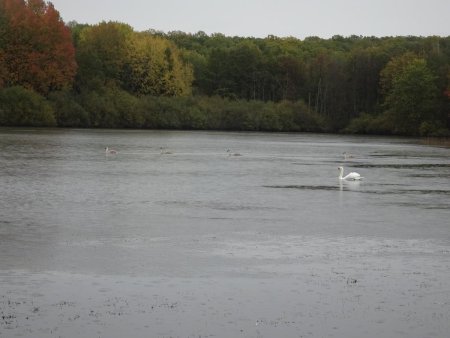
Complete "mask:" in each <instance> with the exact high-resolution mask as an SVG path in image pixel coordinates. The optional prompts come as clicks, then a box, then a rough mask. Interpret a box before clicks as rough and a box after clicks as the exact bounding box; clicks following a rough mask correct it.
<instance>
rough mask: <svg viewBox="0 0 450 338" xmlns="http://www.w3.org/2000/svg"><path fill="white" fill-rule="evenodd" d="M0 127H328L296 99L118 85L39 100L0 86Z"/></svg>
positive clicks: (26, 92) (29, 93) (28, 93)
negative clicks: (169, 92)
mask: <svg viewBox="0 0 450 338" xmlns="http://www.w3.org/2000/svg"><path fill="white" fill-rule="evenodd" d="M0 107H1V108H0V125H4V126H58V127H90V128H151V129H196V130H242V131H244V130H245V131H308V132H321V131H326V130H327V127H326V125H327V121H326V120H325V119H324V118H323V117H321V116H320V115H318V114H316V113H313V112H310V111H309V110H308V107H307V106H306V105H305V104H304V103H303V102H301V101H298V102H292V101H281V102H278V103H274V102H267V103H264V102H262V101H247V100H230V99H228V98H222V97H219V96H213V97H207V96H195V97H193V96H188V97H181V96H180V97H164V96H140V97H137V96H133V95H131V94H130V93H128V92H127V91H124V90H122V89H119V88H117V87H112V88H107V87H104V88H103V89H102V90H97V91H88V92H84V93H82V94H75V93H74V92H73V91H58V92H53V93H51V95H50V96H49V97H48V98H44V97H43V96H40V95H39V94H36V93H35V92H34V91H32V90H29V89H25V88H23V87H19V86H16V87H11V88H5V89H3V90H0Z"/></svg>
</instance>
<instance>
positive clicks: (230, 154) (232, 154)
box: [227, 149, 242, 156]
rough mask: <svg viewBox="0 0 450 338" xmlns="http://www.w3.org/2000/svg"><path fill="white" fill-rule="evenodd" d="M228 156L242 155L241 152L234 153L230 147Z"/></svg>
mask: <svg viewBox="0 0 450 338" xmlns="http://www.w3.org/2000/svg"><path fill="white" fill-rule="evenodd" d="M227 153H228V156H242V155H241V154H239V153H232V152H231V150H230V149H227Z"/></svg>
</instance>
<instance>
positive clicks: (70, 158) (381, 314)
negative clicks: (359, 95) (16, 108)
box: [0, 129, 450, 338]
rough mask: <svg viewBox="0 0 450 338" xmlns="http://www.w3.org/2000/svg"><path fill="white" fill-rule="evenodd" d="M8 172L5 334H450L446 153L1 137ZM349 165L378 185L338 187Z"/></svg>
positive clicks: (246, 138) (271, 140)
mask: <svg viewBox="0 0 450 338" xmlns="http://www.w3.org/2000/svg"><path fill="white" fill-rule="evenodd" d="M105 147H111V148H114V149H117V151H118V154H117V155H114V156H107V155H106V154H105ZM161 149H164V150H165V149H167V150H170V154H168V153H164V154H162V153H161ZM227 149H232V150H233V152H239V154H241V155H242V156H229V155H228V153H227ZM344 152H347V153H351V154H352V155H353V158H351V159H344V158H343V156H342V154H343V153H344ZM0 163H1V166H0V191H1V192H2V197H1V198H0V286H1V287H2V290H5V292H4V293H3V294H7V295H8V297H9V298H8V299H6V298H0V311H3V312H2V313H3V314H5V316H9V315H11V316H15V317H14V318H13V317H11V318H10V317H7V318H6V320H3V322H1V321H0V336H1V334H2V331H4V330H9V331H7V335H6V336H9V333H11V336H15V335H22V336H27V335H28V336H29V337H48V336H51V334H50V331H51V330H53V329H55V327H57V328H58V329H59V330H60V331H59V332H60V333H61V335H63V336H66V337H76V336H77V332H78V333H79V332H82V333H84V334H85V335H89V333H88V332H86V329H83V328H86V327H91V326H92V327H95V329H96V330H97V331H96V332H100V333H99V335H102V336H105V337H106V336H108V337H121V336H124V335H126V334H129V335H131V336H133V334H130V332H132V331H133V330H134V329H136V330H137V333H136V334H137V336H167V337H169V336H183V337H184V336H189V335H190V336H199V335H201V336H208V335H213V336H218V337H237V336H245V337H258V336H260V337H263V336H264V337H276V336H278V337H298V336H317V337H319V336H320V337H322V336H324V337H325V336H340V337H358V336H360V337H361V336H364V337H381V336H386V337H409V338H411V337H425V336H443V335H442V333H443V332H446V333H447V332H448V331H449V330H450V327H449V324H448V323H450V310H449V309H450V306H448V305H449V304H450V299H448V297H446V296H445V297H443V296H442V295H441V294H442V293H443V292H444V291H448V289H450V284H449V283H450V282H449V281H450V278H449V277H450V276H449V271H450V259H449V252H450V250H449V247H450V244H449V243H450V232H449V225H448V219H449V217H450V210H449V208H448V206H449V205H450V185H449V183H450V182H449V178H450V149H448V148H438V147H432V146H426V145H421V144H418V143H417V142H416V141H415V140H410V139H399V138H378V137H370V138H366V137H353V136H334V135H313V134H307V135H303V134H264V133H221V132H168V131H123V130H121V131H119V130H64V129H59V130H45V129H39V130H33V129H23V130H21V129H3V130H0ZM338 166H343V167H344V169H345V171H346V172H350V171H353V170H354V169H355V168H358V172H359V173H360V174H361V175H362V176H363V177H364V180H362V181H349V182H347V181H340V180H339V179H338V177H337V171H336V167H338ZM349 281H350V282H349ZM18 285H21V286H20V287H19V286H18ZM49 285H50V286H49ZM133 285H134V286H133ZM30 290H33V291H30ZM38 294H39V295H40V296H37V295H38ZM80 294H82V295H83V296H82V297H78V296H77V295H80ZM137 294H139V296H136V295H137ZM447 294H448V292H447ZM155 295H157V296H155ZM112 300H113V301H112ZM32 302H33V304H38V305H35V306H33V307H30V306H28V304H31V303H32ZM439 302H441V303H439ZM16 303H20V304H16ZM11 304H13V305H11ZM14 304H16V305H14ZM149 304H151V305H149ZM152 306H153V307H152ZM114 307H115V308H114ZM35 308H39V310H36V312H33V311H34V309H35ZM113 308H114V311H113V310H112V309H113ZM90 311H93V312H90ZM177 311H181V312H177ZM118 313H120V314H121V315H120V318H119V315H118ZM180 313H183V316H180V315H179V314H180ZM431 313H435V314H436V317H433V318H431V317H430V316H429V314H431ZM185 315H186V316H185ZM55 318H58V319H56V320H55ZM74 318H75V319H74ZM224 318H226V319H224ZM367 318H369V319H368V320H367ZM419 319H420V320H419ZM27 320H28V323H30V325H29V327H26V326H24V325H23V322H26V321H27ZM200 322H201V323H207V324H208V325H206V326H202V327H199V325H200V324H197V323H200ZM77 323H80V324H77ZM255 323H256V324H258V325H256V324H255ZM77 325H78V326H77ZM411 327H413V328H411ZM305 328H307V329H305ZM139 330H140V331H139ZM78 336H79V335H78Z"/></svg>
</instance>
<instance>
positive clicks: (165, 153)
mask: <svg viewBox="0 0 450 338" xmlns="http://www.w3.org/2000/svg"><path fill="white" fill-rule="evenodd" d="M159 150H160V151H161V155H170V154H172V152H170V151H167V150H164V148H163V147H160V148H159Z"/></svg>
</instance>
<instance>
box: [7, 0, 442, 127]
mask: <svg viewBox="0 0 450 338" xmlns="http://www.w3.org/2000/svg"><path fill="white" fill-rule="evenodd" d="M149 26H151V22H149ZM0 126H34V127H40V126H46V127H48V126H55V127H56V126H57V127H82V128H151V129H196V130H206V129H207V130H238V131H241V130H242V131H285V132H297V131H305V132H339V133H360V134H387V135H410V136H449V135H450V131H449V130H450V37H449V36H447V37H439V36H429V37H417V36H400V37H364V36H349V37H343V36H339V35H336V36H333V37H332V38H330V39H323V38H319V37H307V38H305V39H303V40H301V39H297V38H295V37H277V36H267V37H266V38H255V37H238V36H233V37H230V36H225V35H223V34H220V33H215V34H211V35H208V34H206V33H204V32H201V31H200V32H197V33H195V34H191V33H185V32H180V31H173V32H167V33H165V32H161V31H158V30H153V29H149V30H148V31H143V32H138V31H135V30H134V29H133V28H132V27H131V26H130V25H128V24H126V23H121V22H100V23H98V24H95V25H87V24H80V23H77V22H68V23H65V22H63V20H62V19H61V17H60V14H59V12H58V11H57V9H55V8H54V6H53V4H52V3H51V2H45V1H43V0H27V1H25V0H0Z"/></svg>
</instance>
